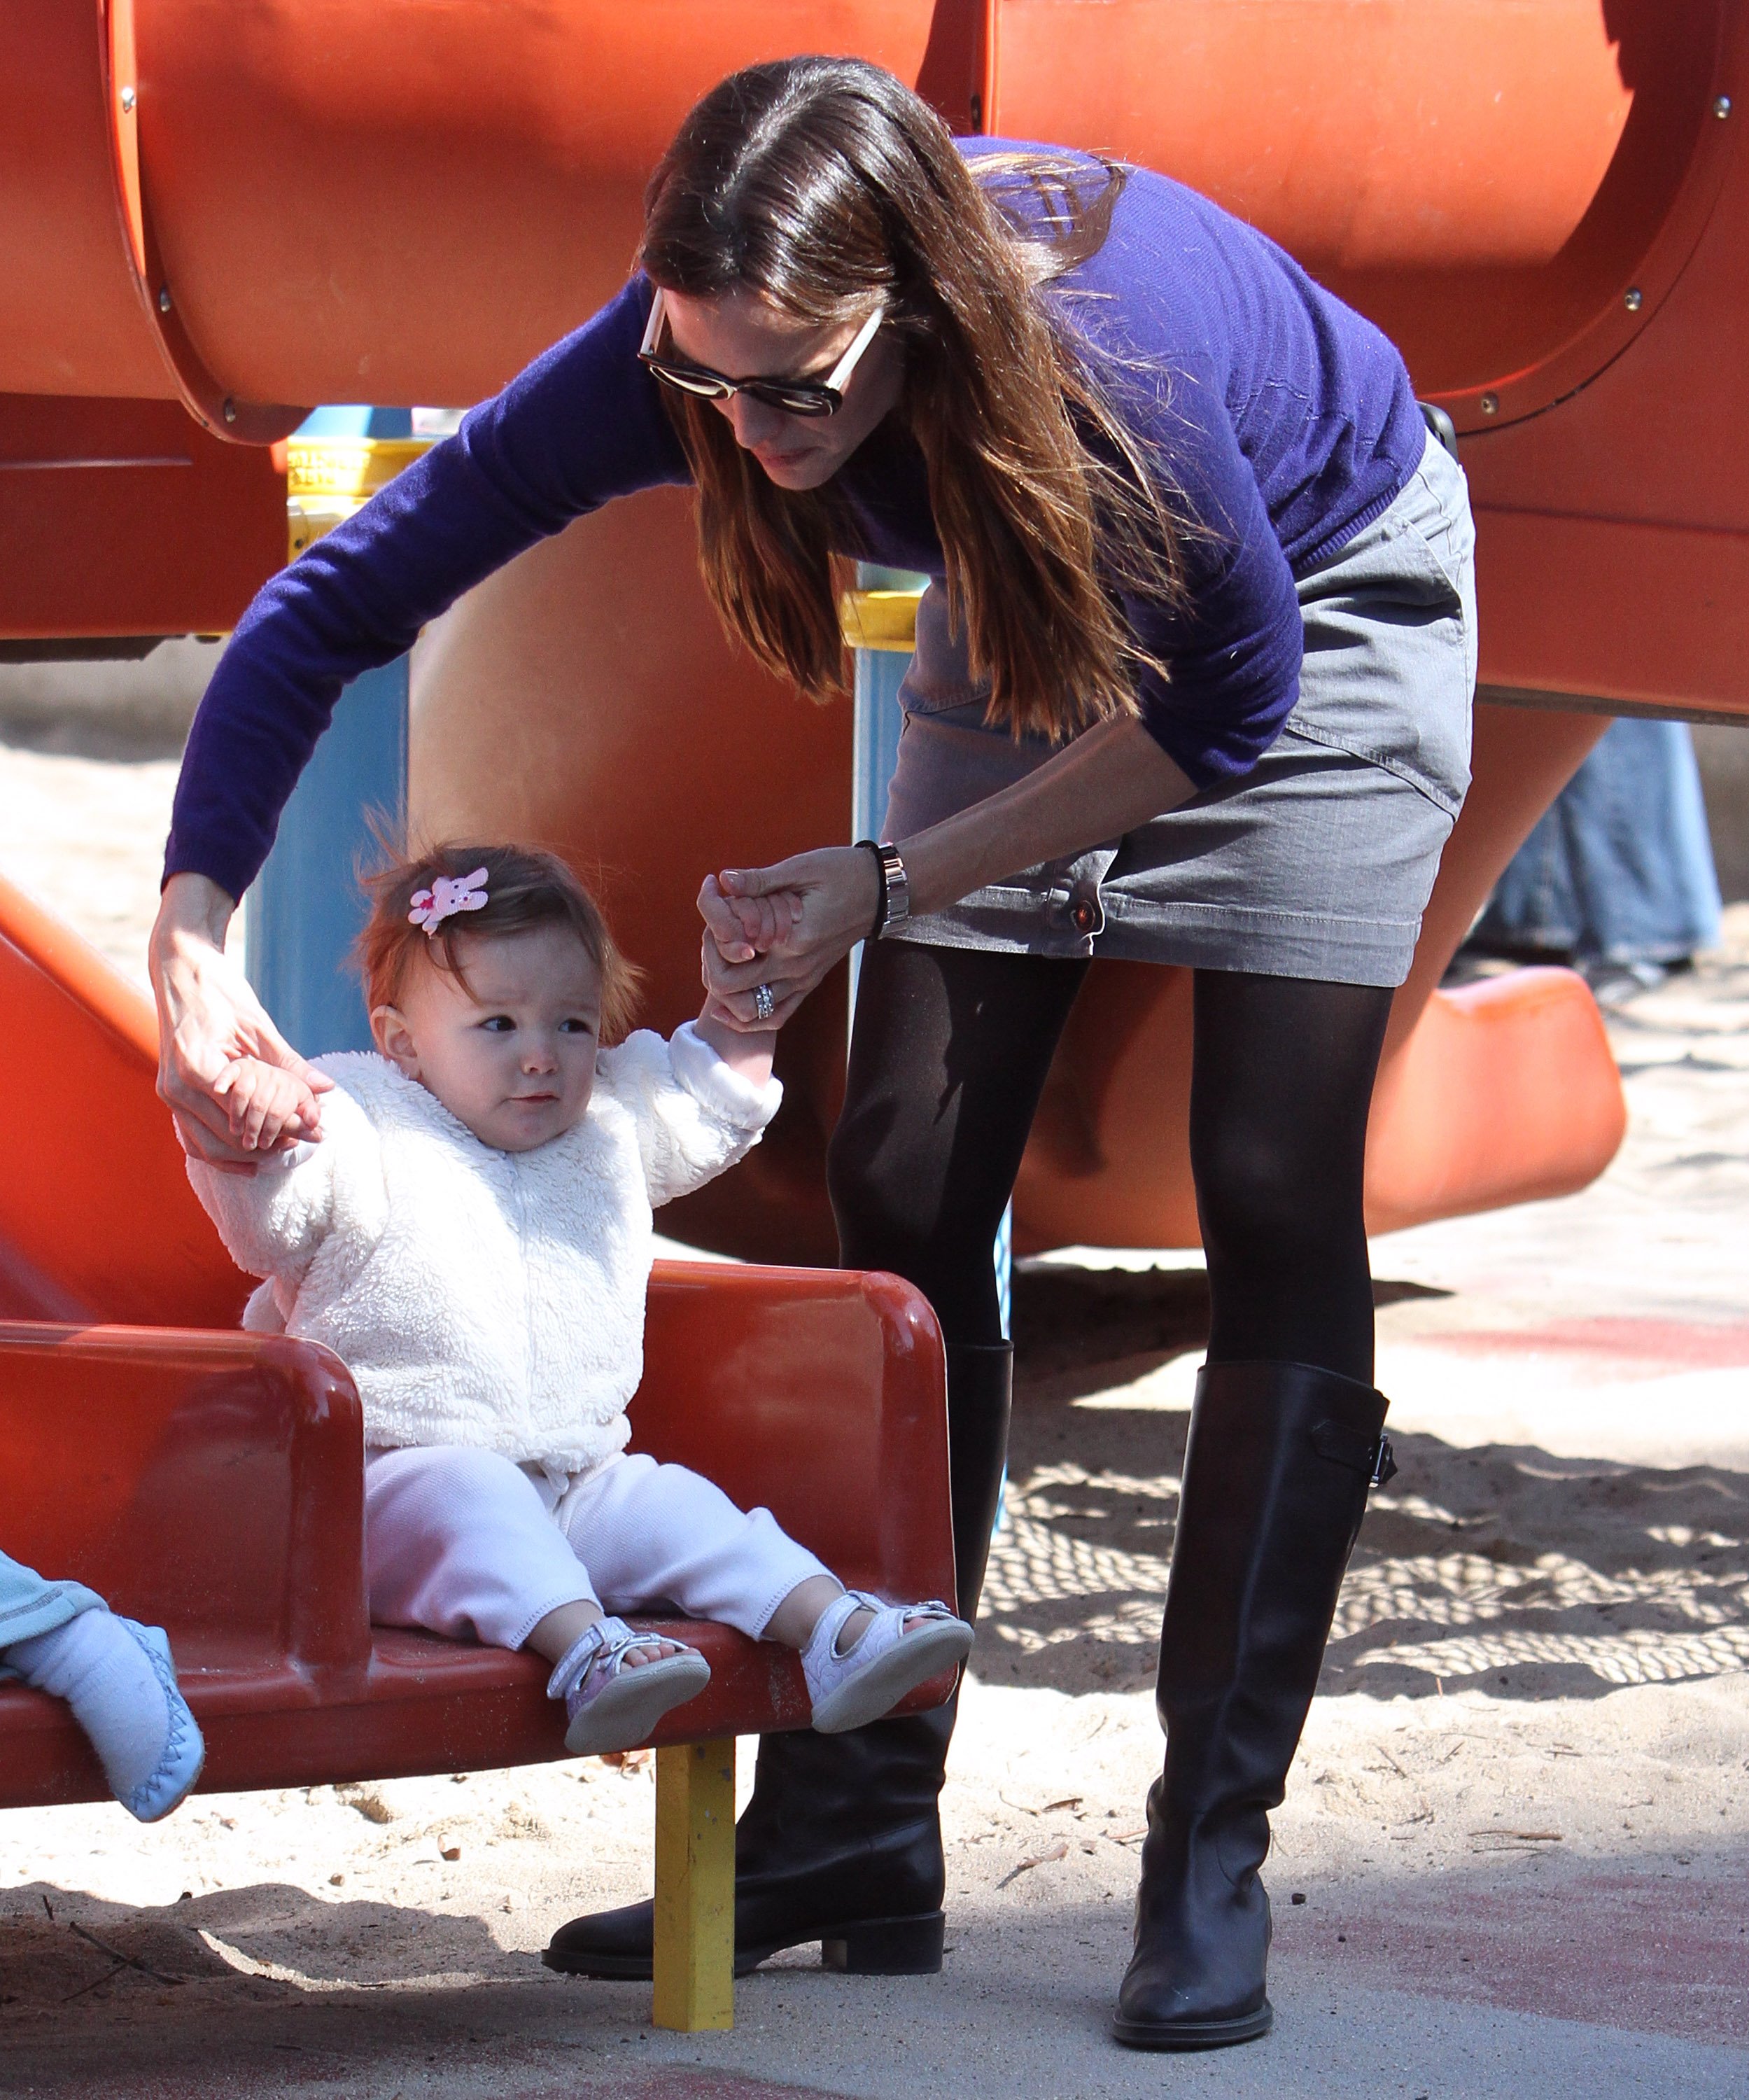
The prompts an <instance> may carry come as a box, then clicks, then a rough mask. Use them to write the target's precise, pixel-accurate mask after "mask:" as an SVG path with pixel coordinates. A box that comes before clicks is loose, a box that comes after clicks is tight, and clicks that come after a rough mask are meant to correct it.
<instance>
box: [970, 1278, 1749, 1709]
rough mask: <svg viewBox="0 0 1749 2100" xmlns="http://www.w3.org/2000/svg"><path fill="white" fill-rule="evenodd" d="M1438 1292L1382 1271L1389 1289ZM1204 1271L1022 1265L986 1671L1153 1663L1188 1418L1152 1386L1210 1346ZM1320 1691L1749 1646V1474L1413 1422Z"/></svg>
mask: <svg viewBox="0 0 1749 2100" xmlns="http://www.w3.org/2000/svg"><path fill="white" fill-rule="evenodd" d="M1377 1295H1378V1297H1379V1299H1380V1302H1381V1303H1387V1302H1390V1300H1391V1299H1397V1298H1401V1297H1403V1296H1408V1295H1433V1294H1428V1293H1424V1292H1422V1291H1421V1290H1420V1288H1419V1287H1418V1286H1414V1285H1392V1284H1390V1283H1388V1282H1387V1283H1381V1285H1380V1286H1378V1290H1377ZM1207 1322H1208V1294H1207V1284H1206V1280H1205V1277H1204V1276H1203V1275H1202V1273H1201V1271H1198V1270H1151V1271H1144V1272H1142V1273H1131V1272H1127V1271H1110V1270H1078V1269H1072V1268H1038V1269H1031V1270H1028V1271H1024V1272H1022V1273H1020V1274H1019V1275H1017V1277H1016V1278H1015V1342H1016V1348H1017V1369H1016V1376H1015V1422H1014V1433H1013V1440H1012V1443H1011V1451H1010V1467H1009V1480H1010V1486H1009V1492H1008V1498H1007V1516H1006V1520H1005V1523H1004V1525H1003V1528H1002V1532H1001V1533H999V1534H998V1538H997V1541H996V1545H995V1548H994V1551H993V1554H992V1557H991V1567H990V1577H989V1585H988V1587H987V1590H986V1593H985V1607H984V1613H983V1621H984V1638H983V1639H982V1641H981V1642H980V1653H979V1658H978V1663H977V1669H978V1674H979V1675H980V1677H982V1678H984V1679H985V1681H986V1682H989V1683H998V1684H1001V1683H1010V1684H1029V1685H1044V1686H1051V1687H1054V1688H1055V1689H1057V1690H1060V1691H1064V1692H1090V1691H1121V1690H1134V1689H1139V1688H1141V1687H1143V1686H1146V1685H1147V1684H1148V1683H1151V1682H1152V1670H1153V1653H1154V1648H1155V1643H1156V1641H1157V1639H1158V1635H1159V1627H1160V1610H1161V1599H1162V1597H1163V1595H1164V1592H1165V1577H1166V1570H1167V1566H1168V1563H1169V1561H1170V1555H1171V1550H1172V1531H1173V1524H1174V1519H1175V1517H1176V1515H1177V1508H1178V1482H1179V1474H1180V1470H1181V1468H1182V1466H1183V1457H1184V1438H1185V1432H1186V1429H1187V1426H1188V1420H1189V1418H1188V1414H1187V1410H1186V1408H1185V1407H1184V1405H1183V1401H1182V1392H1183V1385H1182V1382H1180V1381H1176V1380H1174V1381H1173V1382H1172V1385H1171V1389H1170V1396H1169V1397H1167V1398H1165V1399H1162V1398H1161V1396H1159V1393H1158V1392H1157V1390H1156V1391H1155V1392H1150V1391H1149V1389H1148V1387H1146V1386H1145V1385H1144V1386H1143V1387H1141V1388H1140V1389H1139V1390H1134V1391H1126V1388H1132V1387H1134V1381H1136V1380H1137V1379H1142V1378H1143V1377H1144V1374H1147V1373H1148V1372H1149V1371H1152V1370H1156V1369H1158V1368H1159V1367H1161V1366H1162V1365H1166V1364H1169V1363H1170V1362H1172V1361H1174V1359H1175V1358H1178V1357H1183V1356H1185V1355H1187V1354H1190V1353H1192V1352H1196V1351H1198V1350H1199V1349H1200V1348H1201V1345H1202V1343H1203V1341H1204V1339H1205V1337H1206V1334H1207ZM1394 1441H1395V1445H1396V1450H1397V1459H1398V1464H1399V1468H1400V1471H1399V1474H1398V1476H1397V1478H1396V1479H1395V1480H1394V1481H1392V1482H1391V1484H1390V1487H1389V1488H1388V1489H1381V1490H1379V1491H1378V1492H1377V1493H1375V1494H1374V1496H1373V1498H1372V1507H1371V1508H1370V1510H1369V1511H1368V1516H1367V1520H1366V1524H1365V1527H1364V1529H1363V1531H1362V1533H1361V1538H1360V1544H1359V1548H1358V1549H1357V1551H1356V1552H1355V1560H1354V1563H1353V1565H1352V1567H1351V1568H1350V1572H1349V1576H1348V1580H1347V1582H1346V1586H1344V1589H1343V1592H1342V1599H1341V1606H1340V1608H1339V1609H1338V1612H1337V1625H1336V1630H1335V1635H1334V1638H1333V1640H1332V1642H1331V1645H1330V1649H1329V1652H1328V1657H1327V1660H1326V1662H1325V1665H1324V1678H1323V1681H1322V1686H1321V1688H1322V1689H1323V1690H1324V1692H1367V1693H1369V1694H1372V1695H1373V1696H1378V1697H1382V1698H1388V1697H1390V1696H1393V1695H1394V1694H1396V1693H1399V1692H1406V1693H1408V1694H1409V1695H1411V1696H1422V1695H1427V1694H1432V1693H1434V1692H1435V1691H1436V1690H1438V1688H1439V1687H1440V1686H1441V1685H1443V1686H1444V1687H1445V1688H1447V1689H1448V1690H1450V1689H1454V1688H1456V1687H1457V1686H1458V1685H1460V1684H1461V1683H1466V1682H1469V1683H1482V1682H1485V1683H1486V1684H1487V1689H1488V1690H1489V1692H1491V1694H1492V1695H1494V1696H1504V1697H1520V1698H1524V1699H1531V1700H1535V1699H1546V1698H1556V1697H1562V1696H1566V1697H1574V1696H1578V1697H1587V1696H1601V1695H1602V1694H1603V1693H1606V1692H1610V1691H1613V1690H1615V1688H1616V1687H1618V1686H1620V1685H1623V1684H1637V1683H1658V1682H1670V1681H1674V1680H1676V1679H1681V1678H1692V1677H1707V1676H1713V1675H1716V1674H1719V1673H1720V1672H1722V1671H1725V1670H1742V1669H1743V1668H1744V1667H1745V1666H1746V1665H1749V1590H1746V1589H1745V1584H1746V1582H1749V1476H1744V1475H1742V1474H1740V1473H1735V1472H1731V1471H1726V1470H1725V1469H1723V1468H1721V1467H1711V1466H1690V1467H1680V1468H1675V1469H1668V1470H1666V1469H1662V1468H1659V1467H1645V1466H1631V1465H1624V1464H1620V1463H1617V1462H1614V1461H1610V1460H1605V1459H1584V1458H1557V1457H1554V1456H1553V1455H1552V1454H1549V1453H1548V1452H1545V1451H1541V1450H1538V1449H1531V1448H1528V1447H1514V1446H1509V1445H1479V1446H1476V1447H1474V1448H1469V1449H1463V1448H1458V1447H1454V1446H1452V1445H1448V1444H1446V1443H1443V1442H1442V1441H1441V1440H1440V1439H1439V1438H1438V1437H1435V1436H1420V1435H1402V1436H1398V1437H1396V1438H1395V1439H1394Z"/></svg>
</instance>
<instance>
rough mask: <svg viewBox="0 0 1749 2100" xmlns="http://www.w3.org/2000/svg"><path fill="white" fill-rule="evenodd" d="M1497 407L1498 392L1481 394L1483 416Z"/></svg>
mask: <svg viewBox="0 0 1749 2100" xmlns="http://www.w3.org/2000/svg"><path fill="white" fill-rule="evenodd" d="M1499 407H1500V396H1499V395H1498V394H1484V395H1482V414H1483V415H1484V416H1491V415H1492V414H1493V413H1494V412H1495V411H1496V409H1497V408H1499Z"/></svg>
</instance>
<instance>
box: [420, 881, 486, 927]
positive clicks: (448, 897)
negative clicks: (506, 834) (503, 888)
mask: <svg viewBox="0 0 1749 2100" xmlns="http://www.w3.org/2000/svg"><path fill="white" fill-rule="evenodd" d="M485 880H486V871H485V869H484V868H483V867H477V868H475V870H474V872H473V874H472V875H458V876H447V875H440V876H438V878H437V880H436V881H435V882H434V883H433V884H432V885H431V887H430V889H416V890H415V891H414V892H413V893H412V898H410V899H409V900H408V901H409V902H410V903H411V904H412V907H413V908H412V911H409V912H408V920H410V921H411V923H412V924H413V925H415V926H423V927H424V928H425V938H426V939H427V940H430V937H431V936H432V935H433V934H434V933H436V931H437V929H438V927H439V926H441V925H442V924H443V921H444V920H446V919H452V918H454V917H455V915H456V913H457V912H458V911H482V910H483V909H484V907H485V906H486V903H487V893H486V891H485V890H484V889H482V887H481V886H480V885H482V883H483V882H484V881H485Z"/></svg>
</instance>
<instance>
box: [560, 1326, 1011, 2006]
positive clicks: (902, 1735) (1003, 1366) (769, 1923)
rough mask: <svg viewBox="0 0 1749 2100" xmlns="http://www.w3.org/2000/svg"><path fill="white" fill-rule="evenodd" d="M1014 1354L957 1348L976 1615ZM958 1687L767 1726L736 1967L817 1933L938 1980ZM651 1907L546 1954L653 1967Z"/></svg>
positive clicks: (868, 1964)
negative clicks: (927, 1697)
mask: <svg viewBox="0 0 1749 2100" xmlns="http://www.w3.org/2000/svg"><path fill="white" fill-rule="evenodd" d="M1013 1367H1014V1352H1013V1350H1012V1348H1011V1347H1010V1345H1009V1344H1008V1343H1006V1342H1003V1343H998V1344H994V1345H990V1346H971V1345H967V1346H957V1347H956V1346H950V1347H949V1349H948V1352H947V1384H948V1439H949V1464H950V1467H951V1471H952V1502H953V1520H954V1565H955V1568H956V1569H957V1571H958V1611H959V1615H960V1617H962V1618H963V1619H968V1620H971V1621H976V1617H977V1611H978V1597H979V1595H980V1591H981V1590H982V1589H983V1586H984V1566H985V1560H986V1559H987V1557H988V1555H989V1542H990V1531H991V1529H992V1527H993V1524H994V1523H995V1521H996V1506H997V1501H998V1496H999V1495H1000V1493H1001V1491H1002V1465H1003V1462H1004V1460H1005V1458H1006V1457H1007V1449H1008V1411H1009V1401H1010V1395H1011V1390H1012V1385H1013ZM957 1707H958V1695H957V1694H956V1696H955V1697H954V1700H953V1701H951V1702H950V1703H949V1705H945V1706H942V1707H938V1708H936V1710H934V1711H933V1712H931V1713H927V1714H906V1715H905V1716H903V1717H902V1718H900V1719H897V1720H892V1721H876V1722H875V1723H873V1724H872V1726H870V1727H866V1728H857V1729H855V1730H853V1731H852V1732H850V1733H848V1734H846V1735H842V1736H817V1735H815V1734H814V1733H813V1731H812V1730H810V1729H798V1730H795V1731H794V1732H786V1733H785V1734H782V1735H778V1736H762V1737H761V1738H760V1746H759V1763H758V1766H757V1767H756V1771H755V1774H754V1780H753V1794H752V1798H751V1800H750V1801H749V1802H748V1803H747V1807H746V1809H745V1810H744V1811H742V1816H741V1820H740V1822H739V1823H738V1824H737V1825H736V1828H735V1971H736V1974H738V1975H745V1974H747V1971H748V1970H750V1969H755V1968H757V1967H758V1965H759V1964H760V1962H761V1961H764V1960H765V1958H766V1957H767V1956H768V1955H772V1954H775V1953H776V1952H778V1950H779V1949H780V1948H785V1947H796V1946H800V1945H803V1944H805V1943H807V1942H808V1941H809V1940H814V1939H817V1940H819V1941H820V1942H821V1943H822V1947H823V1949H824V1952H825V1958H826V1961H827V1962H828V1963H830V1965H833V1966H834V1967H836V1968H840V1969H848V1970H852V1971H854V1972H857V1973H860V1974H866V1975H883V1976H908V1975H932V1974H934V1973H935V1972H936V1970H939V1969H940V1968H941V1935H942V1931H943V1928H944V1921H943V1917H942V1911H941V1899H942V1895H943V1894H944V1891H945V1886H946V1870H945V1866H944V1864H943V1862H942V1857H941V1820H940V1816H939V1815H938V1813H937V1808H936V1801H937V1797H938V1796H939V1795H940V1793H941V1780H942V1775H943V1772H944V1770H945V1766H946V1762H947V1748H948V1742H949V1738H950V1737H951V1736H952V1735H953V1732H954V1714H955V1710H956V1709H957ZM653 1939H654V1906H653V1905H651V1904H648V1903H641V1904H628V1905H627V1906H626V1908H623V1909H622V1910H611V1911H601V1912H598V1913H596V1914H595V1915H593V1917H579V1918H574V1919H573V1920H572V1921H571V1923H570V1924H569V1925H566V1926H561V1927H560V1928H559V1930H557V1932H556V1933H555V1934H554V1935H553V1941H552V1944H551V1945H550V1946H549V1947H548V1948H547V1951H546V1952H545V1953H544V1955H543V1956H542V1957H541V1959H542V1960H543V1961H544V1962H545V1963H546V1965H547V1966H548V1968H549V1969H558V1970H565V1971H566V1972H567V1973H568V1974H572V1975H577V1976H609V1977H621V1978H633V1979H637V1978H643V1977H647V1976H648V1975H649V1974H650V1967H651V1959H652V1957H651V1945H652V1941H653Z"/></svg>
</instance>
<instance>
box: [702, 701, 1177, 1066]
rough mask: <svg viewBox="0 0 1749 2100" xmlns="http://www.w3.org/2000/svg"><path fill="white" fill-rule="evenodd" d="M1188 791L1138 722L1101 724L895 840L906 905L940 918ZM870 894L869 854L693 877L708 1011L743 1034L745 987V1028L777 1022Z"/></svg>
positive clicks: (869, 909)
mask: <svg viewBox="0 0 1749 2100" xmlns="http://www.w3.org/2000/svg"><path fill="white" fill-rule="evenodd" d="M1195 792H1196V788H1195V786H1194V783H1192V780H1191V779H1190V778H1189V776H1188V774H1186V773H1185V772H1184V771H1183V769H1182V768H1181V767H1180V766H1178V764H1177V763H1176V762H1175V761H1174V760H1173V759H1171V758H1169V757H1167V755H1166V753H1165V752H1164V751H1163V750H1162V749H1161V747H1160V745H1159V744H1158V743H1156V741H1155V739H1153V738H1152V736H1151V735H1149V734H1148V731H1147V730H1145V729H1144V728H1143V726H1142V725H1141V724H1140V723H1139V721H1134V720H1133V719H1129V718H1125V719H1122V720H1119V721H1106V722H1101V723H1099V724H1098V725H1096V726H1095V727H1094V728H1092V729H1090V730H1087V731H1086V734H1085V735H1082V736H1079V737H1077V739H1075V741H1074V742H1073V743H1071V744H1069V745H1068V746H1067V747H1066V748H1064V750H1062V751H1060V752H1057V753H1056V755H1055V757H1052V758H1050V759H1048V760H1046V762H1045V764H1044V765H1041V766H1040V767H1038V770H1036V771H1035V772H1033V773H1031V774H1028V776H1027V777H1026V779H1024V780H1020V781H1017V782H1016V783H1015V784H1014V786H1013V787H1005V788H1003V789H1002V792H1000V793H999V794H996V795H992V796H989V798H988V800H987V801H982V802H977V803H974V804H973V805H972V806H971V808H970V809H968V810H960V811H959V812H958V814H955V815H954V816H952V817H949V818H946V819H945V821H944V822H943V823H939V824H933V825H932V826H931V827H929V829H928V830H927V831H925V832H917V833H916V834H915V835H914V836H912V837H910V838H909V839H901V840H897V845H898V847H899V849H900V851H901V854H903V855H904V858H905V871H906V873H907V874H908V875H909V876H910V885H911V910H912V911H913V912H914V914H915V915H918V916H919V917H921V916H923V915H925V914H926V913H928V912H932V911H941V910H943V909H944V908H945V907H946V906H948V905H949V904H953V903H955V902H958V899H959V898H962V897H964V896H967V895H968V894H969V893H971V891H972V890H974V889H980V888H981V887H982V886H983V885H985V883H988V882H996V881H999V880H1002V877H1004V876H1011V875H1015V874H1017V873H1018V872H1019V871H1020V870H1021V869H1022V868H1028V867H1037V866H1038V863H1039V862H1041V861H1047V860H1055V859H1058V858H1061V857H1062V856H1064V855H1065V854H1074V853H1078V852H1081V851H1083V850H1084V849H1086V847H1088V846H1090V845H1097V844H1099V842H1100V841H1101V840H1106V839H1115V838H1118V837H1121V836H1122V834H1123V833H1124V832H1129V831H1133V830H1134V829H1135V827H1137V826H1138V825H1139V824H1143V823H1147V822H1148V820H1149V818H1153V817H1157V816H1159V815H1161V814H1162V812H1164V811H1165V810H1172V809H1176V808H1177V806H1178V804H1179V803H1181V802H1183V801H1188V799H1189V798H1190V796H1192V794H1194V793H1195ZM879 897H880V880H879V871H877V869H876V867H875V857H874V855H873V854H870V853H867V852H866V851H863V850H861V849H858V848H857V847H854V846H829V847H826V848H825V849H822V850H821V851H819V852H817V853H810V854H797V855H796V856H795V858H792V859H790V860H786V861H780V862H778V864H777V865H776V866H775V867H767V868H727V869H725V870H724V871H723V872H722V874H721V875H720V876H711V877H709V878H707V880H706V882H705V885H704V887H703V890H701V892H700V893H699V898H698V908H699V910H700V911H702V912H703V915H704V919H705V924H706V925H707V928H708V929H709V931H710V935H711V937H710V938H709V939H707V941H706V942H705V956H704V962H705V979H706V984H707V989H708V990H709V991H710V993H711V998H712V1000H713V1003H714V1008H715V1011H716V1012H717V1013H718V1014H719V1015H720V1016H721V1017H724V1018H725V1019H728V1020H729V1021H732V1022H733V1023H734V1025H735V1026H738V1027H751V1026H755V1025H756V1022H755V1016H754V1011H753V987H754V986H756V985H758V984H761V983H764V984H769V986H770V987H771V989H772V992H773V996H774V999H775V1004H774V1007H773V1012H772V1013H771V1016H770V1017H769V1021H767V1022H765V1023H762V1024H758V1025H761V1026H782V1023H783V1022H784V1021H786V1020H787V1019H788V1018H789V1017H790V1015H791V1013H793V1012H795V1008H797V1007H798V1006H799V1005H800V1004H801V1002H802V1000H803V999H805V998H806V997H807V995H808V993H809V992H810V991H812V990H813V988H814V986H816V985H817V984H818V983H819V982H820V980H821V979H822V977H824V976H825V975H826V972H827V971H828V970H829V969H830V968H831V967H832V965H833V964H835V963H836V962H838V961H839V960H841V958H843V957H844V956H845V955H848V954H849V952H850V951H851V949H852V948H853V947H854V946H856V944H857V942H858V941H860V940H861V939H862V938H863V937H864V936H865V935H866V933H868V932H869V930H870V927H871V926H872V925H873V924H874V921H875V910H876V907H877V906H878V904H879ZM766 900H769V903H768V902H765V901H766ZM785 924H786V925H787V931H785V930H783V929H784V925H785ZM750 936H751V937H750ZM762 936H769V946H768V945H767V942H766V939H765V938H762Z"/></svg>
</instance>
